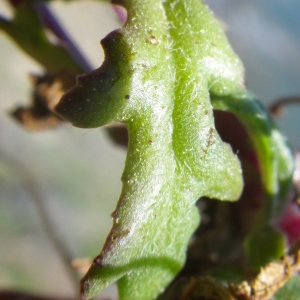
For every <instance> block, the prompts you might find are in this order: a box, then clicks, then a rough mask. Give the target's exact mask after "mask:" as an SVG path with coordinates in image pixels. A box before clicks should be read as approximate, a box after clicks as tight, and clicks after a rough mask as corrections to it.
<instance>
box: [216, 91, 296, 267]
mask: <svg viewBox="0 0 300 300" xmlns="http://www.w3.org/2000/svg"><path fill="white" fill-rule="evenodd" d="M212 104H213V106H214V108H215V109H217V110H222V111H227V112H230V113H233V114H234V115H235V116H236V117H237V118H238V120H239V121H240V122H241V123H242V124H243V125H244V126H245V128H246V129H247V131H248V132H249V135H250V137H251V140H252V143H253V145H254V148H255V151H256V153H257V156H258V161H259V166H258V167H259V170H260V174H261V177H262V186H263V190H264V194H265V196H264V202H263V203H262V208H261V209H260V212H259V213H258V215H257V217H256V220H251V222H252V223H253V228H252V232H251V233H250V234H249V236H248V237H247V238H246V240H245V242H244V248H245V252H246V255H247V258H248V261H249V265H250V266H251V267H253V268H255V269H259V268H260V266H262V265H264V264H267V263H269V262H271V261H272V260H276V259H279V258H280V257H281V256H282V255H283V254H284V248H285V238H284V236H283V234H282V233H280V232H278V231H277V230H276V229H274V228H273V227H271V224H275V223H276V221H278V219H279V217H280V215H281V213H282V212H283V208H284V207H285V205H286V202H287V200H288V197H287V193H288V191H289V188H290V185H291V180H292V176H293V170H294V162H293V155H292V152H291V149H290V147H289V146H288V145H287V142H286V140H285V137H284V136H283V135H282V134H281V133H280V132H279V130H278V129H277V128H276V126H275V125H274V123H273V121H272V120H271V119H270V117H269V115H268V113H267V112H266V110H265V109H264V108H263V107H262V105H261V104H260V103H259V102H258V101H257V100H256V99H255V98H254V97H253V95H251V94H250V93H247V92H246V93H245V92H243V93H241V94H235V95H233V96H227V97H222V98H221V97H213V99H212Z"/></svg>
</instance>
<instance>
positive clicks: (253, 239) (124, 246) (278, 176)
mask: <svg viewBox="0 0 300 300" xmlns="http://www.w3.org/2000/svg"><path fill="white" fill-rule="evenodd" d="M31 2H32V1H31ZM112 3H113V4H117V5H120V6H123V7H124V8H125V9H126V11H127V21H126V23H125V25H124V26H123V27H122V28H121V29H118V30H115V31H114V32H112V33H110V34H108V35H107V36H106V37H105V38H104V39H103V40H102V42H101V43H102V46H103V49H104V52H105V61H104V63H103V64H102V66H101V67H100V68H98V69H96V70H94V71H92V72H89V73H87V74H84V75H80V76H78V77H77V83H76V85H75V86H74V87H73V88H71V89H69V90H68V91H67V92H66V93H65V94H64V95H63V97H62V98H61V100H60V101H59V103H58V104H57V105H56V107H55V112H56V113H57V114H58V115H60V116H61V117H62V118H64V119H66V120H68V121H70V122H71V123H72V124H73V125H74V126H77V127H81V128H95V127H100V126H105V125H108V124H111V123H114V122H120V123H123V124H125V125H126V126H127V128H128V136H129V141H128V152H127V158H126V163H125V168H124V172H123V174H122V182H123V188H122V191H121V195H120V199H119V201H118V203H117V206H116V209H115V211H114V212H113V213H112V218H113V226H112V229H111V231H110V233H109V235H108V237H107V239H106V242H105V244H104V247H103V249H102V251H101V253H100V255H99V256H97V257H96V258H95V259H94V261H93V263H92V265H91V267H90V269H89V271H88V272H87V274H86V275H85V276H84V278H83V279H82V281H81V298H82V299H89V298H91V297H93V296H95V295H96V294H97V293H99V291H101V290H102V289H103V288H105V287H106V286H108V285H110V284H111V283H113V282H116V281H117V285H118V291H119V298H120V299H122V300H151V299H268V298H269V297H271V296H272V295H273V294H274V293H275V291H276V290H277V289H278V288H279V287H281V286H282V285H283V284H284V283H285V282H286V281H287V280H288V279H289V277H290V275H289V276H288V275H285V277H284V276H283V277H284V278H285V279H280V283H278V282H277V281H276V280H275V279H274V278H273V277H272V276H273V275H274V274H273V275H272V274H271V273H272V272H271V273H268V271H266V273H262V271H261V270H262V269H261V268H262V267H263V266H264V268H265V270H269V269H268V268H270V266H271V265H272V264H276V263H277V264H278V265H279V266H289V267H290V269H292V266H293V265H294V264H296V262H295V261H293V262H291V261H290V260H291V257H292V256H286V261H288V263H286V262H285V263H286V264H287V265H284V264H285V263H283V262H282V260H280V259H282V257H283V255H284V254H285V250H286V249H285V236H284V234H283V233H282V232H280V231H279V230H278V227H276V224H277V223H276V222H278V220H279V219H280V216H281V214H282V212H283V209H284V207H285V206H286V202H287V200H288V192H289V189H290V186H291V179H292V173H293V157H292V154H291V151H290V149H289V147H288V146H287V144H286V141H285V138H284V137H283V136H282V135H281V133H280V132H279V131H278V130H277V128H276V127H275V126H274V123H273V121H272V120H271V119H270V117H269V115H268V113H267V112H266V110H265V109H264V108H263V106H262V105H261V104H260V103H259V102H258V101H257V100H256V99H255V97H254V96H253V95H252V94H251V93H249V92H248V91H247V89H246V88H245V84H244V70H243V65H242V63H241V62H240V60H239V58H238V57H237V55H236V54H235V53H234V51H233V50H232V48H231V46H230V44H229V43H228V40H227V38H226V37H225V35H224V32H223V30H222V28H221V27H220V24H219V22H218V21H216V19H215V18H214V16H213V14H212V13H211V11H210V10H209V9H208V7H207V5H206V4H205V3H204V1H201V0H151V1H150V0H148V1H144V0H119V1H112ZM7 28H8V27H7ZM6 31H7V33H9V32H12V31H9V30H8V29H6ZM12 35H13V34H11V36H12ZM49 47H50V46H49ZM25 50H26V49H25ZM31 52H32V51H31ZM50 53H51V51H50ZM33 56H34V55H33ZM36 57H37V56H36ZM60 57H61V56H60ZM37 60H38V57H37ZM65 62H67V60H64V64H65ZM61 64H62V63H61ZM70 65H71V64H70ZM49 68H50V67H49ZM77 71H78V70H77ZM218 120H219V121H220V120H221V121H222V122H223V123H222V122H221V126H220V130H219V131H217V129H216V126H217V124H218V122H219V121H218ZM233 121H234V122H233ZM232 122H233V123H232ZM232 124H234V126H232ZM237 128H243V130H244V131H243V132H244V133H245V134H244V137H242V135H241V134H237ZM225 131H226V132H227V133H226V132H225ZM221 132H223V133H224V132H225V133H224V134H223V135H224V136H223V137H222V139H221V137H220V135H219V134H220V133H221ZM226 136H229V137H230V138H228V139H227V140H228V141H227V140H226ZM228 142H231V143H230V144H228ZM238 155H239V156H238ZM249 169H251V170H252V173H251V171H250V173H249ZM247 174H250V175H251V174H254V176H257V181H259V184H258V185H256V186H255V188H257V189H258V190H259V194H260V202H259V204H258V205H257V207H258V208H257V209H256V210H255V213H254V214H252V218H251V219H248V220H246V221H245V222H246V223H248V226H247V231H246V234H245V235H244V236H243V238H242V240H241V243H240V247H241V248H242V249H243V256H244V260H243V263H242V266H240V268H239V270H238V271H236V272H235V275H234V276H232V275H231V276H230V277H228V276H227V275H226V272H223V274H222V275H220V274H219V276H215V277H214V276H213V272H211V274H210V273H209V272H206V273H204V275H205V277H203V276H202V277H201V276H200V277H197V276H195V277H194V279H193V280H194V281H193V282H192V283H191V282H189V283H188V284H187V286H186V287H181V288H180V289H177V291H178V294H177V296H174V295H176V293H174V292H173V294H172V285H171V287H170V286H169V285H170V283H171V282H172V280H174V278H175V277H176V276H177V275H178V274H179V272H180V271H181V269H182V268H183V266H184V264H185V261H186V256H187V248H188V245H189V241H190V240H191V237H192V236H193V233H194V232H195V230H196V229H197V227H198V226H199V224H201V217H200V215H201V212H200V214H199V211H198V208H197V207H196V202H197V200H198V199H200V198H204V197H205V198H210V199H217V200H220V201H231V202H232V201H238V200H239V199H240V198H241V195H242V192H243V188H244V183H245V182H246V181H247V180H249V178H247V176H246V175H247ZM248 177H249V176H248ZM252 180H253V179H252ZM245 184H246V183H245ZM244 192H245V191H244ZM242 197H243V196H242ZM209 201H210V202H214V200H209ZM240 201H241V200H240ZM253 201H254V200H253ZM237 214H238V212H237ZM199 251H201V249H199ZM289 254H290V255H292V254H293V253H292V252H291V253H289ZM288 258H289V259H290V260H288ZM228 268H230V267H228ZM246 269H248V270H252V273H253V274H256V275H254V276H253V277H252V281H250V280H249V281H244V282H243V284H241V285H238V283H239V282H241V281H242V280H244V277H243V276H242V273H243V270H246ZM278 272H279V271H278ZM273 273H274V272H273ZM202 275H203V274H202ZM208 275H209V276H210V275H211V277H206V276H208ZM255 276H256V277H255ZM259 276H261V277H259ZM263 276H265V277H266V276H267V277H268V276H269V277H270V278H273V281H276V283H274V284H272V283H271V284H269V285H268V283H266V284H265V285H260V286H257V285H256V284H257V282H260V283H261V282H262V277H263ZM213 278H214V279H213ZM255 278H256V279H257V281H255ZM175 282H176V281H175ZM228 282H234V283H235V284H236V285H234V284H233V283H232V284H231V285H230V286H229V287H228V285H226V284H227V283H228ZM195 283H196V284H195ZM245 285H248V288H247V287H245ZM274 285H275V286H276V287H274ZM168 286H169V288H168V289H167V287H168ZM226 286H227V288H226ZM243 287H244V288H243ZM166 290H167V292H166ZM170 290H171V291H170ZM175 290H176V287H175ZM164 291H165V292H164ZM262 291H263V292H262ZM168 293H169V294H168ZM189 293H190V294H189ZM259 293H261V294H259ZM184 295H186V296H184ZM184 297H186V298H184ZM188 297H190V298H188ZM281 299H284V298H281Z"/></svg>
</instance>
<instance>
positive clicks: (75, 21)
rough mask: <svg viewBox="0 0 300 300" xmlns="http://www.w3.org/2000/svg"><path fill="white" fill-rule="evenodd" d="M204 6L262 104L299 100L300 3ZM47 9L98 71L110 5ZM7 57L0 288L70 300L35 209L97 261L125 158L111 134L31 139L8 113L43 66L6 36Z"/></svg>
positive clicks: (299, 110)
mask: <svg viewBox="0 0 300 300" xmlns="http://www.w3.org/2000/svg"><path fill="white" fill-rule="evenodd" d="M207 3H208V5H209V6H210V7H211V9H212V10H213V11H214V12H215V14H216V16H217V18H218V19H219V20H220V22H221V23H222V25H223V26H224V27H225V28H226V33H227V35H228V38H229V39H230V41H231V43H232V46H233V48H234V49H235V51H236V52H237V53H238V55H239V56H240V57H241V59H242V61H243V63H244V65H245V69H246V79H247V86H248V88H249V90H251V91H252V92H254V93H255V94H256V95H257V96H258V98H260V99H261V100H262V102H263V103H264V104H265V105H269V104H270V103H272V101H274V100H276V99H278V98H281V97H286V96H295V95H300V82H299V75H300V18H299V15H300V2H299V1H298V0H284V1H283V0H252V1H248V0H209V1H207ZM50 7H51V9H52V11H53V12H54V13H55V15H56V16H57V18H58V20H59V21H60V22H61V23H62V24H63V26H64V28H65V29H66V30H67V31H68V32H69V34H70V36H71V37H72V38H73V39H74V41H75V42H76V43H77V45H78V47H79V48H80V50H81V51H82V52H83V53H84V54H85V56H86V57H87V59H88V60H89V61H90V63H91V64H92V65H93V67H94V68H97V67H99V66H100V65H101V62H102V61H103V51H102V49H101V47H100V45H99V41H100V40H101V39H102V38H103V37H104V36H105V35H106V34H107V33H108V32H110V31H111V30H113V29H116V28H118V27H120V22H119V20H118V17H117V16H116V14H115V12H114V11H113V10H112V8H111V7H110V6H109V5H108V4H105V3H101V2H100V1H88V0H84V1H71V3H67V2H63V1H52V2H51V4H50ZM0 13H1V15H5V16H7V17H9V16H10V14H11V11H10V10H9V7H8V6H7V5H6V4H5V1H0ZM0 51H1V52H0V53H1V56H0V114H1V116H0V289H17V290H25V291H31V292H34V293H40V294H44V295H52V296H64V297H71V296H74V294H75V293H76V290H75V289H74V285H73V282H72V277H71V276H70V275H69V273H68V271H67V268H66V267H65V265H64V263H63V260H62V256H61V255H60V254H59V253H58V252H57V250H56V248H55V247H54V246H53V241H52V240H51V239H49V236H48V235H47V232H46V231H45V230H44V227H43V220H42V216H41V214H40V212H39V211H40V209H39V206H38V205H42V206H43V208H44V209H46V210H47V212H48V217H49V219H50V220H51V224H52V226H53V229H54V231H55V232H57V234H58V236H57V238H61V239H63V241H64V243H65V246H66V247H67V248H68V249H69V252H70V255H71V256H72V257H73V258H93V257H95V256H96V255H97V254H99V252H100V250H101V248H102V245H103V243H104V241H105V237H106V235H107V233H108V232H109V230H110V227H111V224H112V223H111V219H110V213H111V212H112V211H113V210H114V207H115V205H116V201H117V199H118V196H119V193H120V189H121V181H120V177H121V174H122V170H123V166H124V160H125V155H126V153H125V150H124V149H122V148H121V147H117V146H115V145H114V144H113V143H112V142H111V140H110V139H109V138H108V137H107V135H106V132H105V130H104V129H93V130H88V129H78V128H73V127H72V126H71V125H68V124H65V125H62V126H60V127H59V128H57V129H55V130H49V131H44V132H40V133H32V132H28V131H26V130H25V129H23V128H22V127H21V126H20V125H19V124H17V123H16V122H15V121H13V120H12V119H11V118H10V116H9V114H8V113H9V112H10V111H11V110H12V109H13V108H14V107H15V106H16V105H20V104H23V105H26V104H27V103H28V102H29V99H30V97H31V91H32V90H31V84H30V80H29V76H28V74H29V73H34V74H39V73H42V70H41V68H40V66H39V65H37V64H36V63H35V62H34V61H33V60H32V59H31V58H29V57H28V56H26V55H25V54H24V53H22V52H20V51H19V50H18V48H17V47H15V45H14V44H13V43H12V42H11V41H10V40H9V39H8V38H7V37H6V36H5V35H4V34H3V33H2V32H0ZM299 116H300V106H299V105H298V106H297V105H289V106H287V107H286V109H285V111H284V114H283V115H282V116H281V117H280V118H278V119H276V122H277V124H278V126H279V127H280V128H281V129H282V130H283V132H284V133H285V134H286V136H287V137H288V138H289V140H290V143H291V145H292V146H293V147H295V148H296V147H298V148H299V147H300V133H299V132H300V130H299V129H300V118H299ZM37 203H40V204H38V205H37ZM41 203H42V204H41ZM108 294H110V295H113V297H116V290H115V289H111V288H110V289H108V290H107V291H104V293H103V294H102V295H103V297H105V295H108Z"/></svg>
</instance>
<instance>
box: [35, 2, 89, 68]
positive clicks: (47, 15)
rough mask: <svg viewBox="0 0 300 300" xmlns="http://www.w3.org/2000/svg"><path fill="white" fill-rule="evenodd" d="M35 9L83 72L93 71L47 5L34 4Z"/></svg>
mask: <svg viewBox="0 0 300 300" xmlns="http://www.w3.org/2000/svg"><path fill="white" fill-rule="evenodd" d="M33 8H34V9H35V11H36V12H37V14H38V16H39V17H40V18H41V20H42V22H43V24H44V25H45V26H46V27H47V28H48V29H50V30H51V31H52V32H53V33H54V35H55V36H56V37H57V38H58V39H59V41H60V42H61V43H62V45H63V47H64V48H65V49H66V51H67V52H68V53H69V54H70V56H71V57H72V58H73V60H74V61H75V62H76V63H77V65H78V66H79V67H80V68H81V69H82V70H83V72H90V71H92V70H93V69H94V68H93V67H92V66H91V65H90V63H89V62H88V61H87V60H86V58H85V57H84V56H83V54H82V53H81V52H80V51H79V49H78V47H77V45H76V44H75V43H74V41H72V40H71V39H70V37H69V36H68V34H67V33H66V31H65V30H64V29H63V28H62V26H61V25H60V24H59V22H58V21H57V19H56V18H55V16H54V15H53V14H52V12H51V11H50V9H49V8H48V7H47V5H46V4H44V3H41V2H37V3H34V4H33Z"/></svg>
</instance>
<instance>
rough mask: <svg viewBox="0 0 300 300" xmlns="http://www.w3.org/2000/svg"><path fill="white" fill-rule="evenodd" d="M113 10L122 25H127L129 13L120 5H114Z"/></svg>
mask: <svg viewBox="0 0 300 300" xmlns="http://www.w3.org/2000/svg"><path fill="white" fill-rule="evenodd" d="M112 7H113V10H114V11H115V13H116V14H117V15H118V17H119V19H120V21H121V23H122V25H124V24H125V23H126V20H127V12H126V10H125V9H124V8H123V7H121V6H119V5H112Z"/></svg>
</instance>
